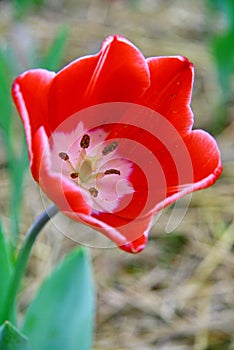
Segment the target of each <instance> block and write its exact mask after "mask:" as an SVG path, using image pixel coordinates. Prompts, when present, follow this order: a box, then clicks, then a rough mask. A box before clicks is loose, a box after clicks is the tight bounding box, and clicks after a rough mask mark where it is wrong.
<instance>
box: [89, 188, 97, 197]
mask: <svg viewBox="0 0 234 350" xmlns="http://www.w3.org/2000/svg"><path fill="white" fill-rule="evenodd" d="M89 192H90V194H91V196H93V197H95V198H96V197H97V196H98V190H97V189H96V188H95V187H91V188H89Z"/></svg>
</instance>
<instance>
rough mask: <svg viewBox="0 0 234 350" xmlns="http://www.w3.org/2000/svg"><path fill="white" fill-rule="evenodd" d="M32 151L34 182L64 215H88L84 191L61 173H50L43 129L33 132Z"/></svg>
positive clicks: (88, 205) (48, 149) (49, 156)
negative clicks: (35, 176) (33, 155)
mask: <svg viewBox="0 0 234 350" xmlns="http://www.w3.org/2000/svg"><path fill="white" fill-rule="evenodd" d="M32 149H33V151H34V154H35V159H36V162H35V163H34V164H33V169H32V172H35V173H36V175H37V178H36V181H37V182H38V183H39V185H40V187H41V188H42V190H43V192H44V193H45V194H46V195H47V196H48V198H50V199H51V201H53V202H54V204H55V205H56V206H57V207H58V208H59V210H60V211H62V212H64V213H65V214H68V215H69V214H72V213H74V212H75V213H77V212H78V213H83V214H87V215H89V214H90V213H91V206H90V204H91V200H90V197H89V196H88V195H87V193H86V191H84V190H82V189H81V188H80V187H79V186H77V185H76V184H74V183H73V182H72V181H70V180H69V179H68V178H67V177H65V176H63V175H62V173H59V172H55V171H52V167H51V154H50V147H49V142H48V138H47V135H46V133H45V130H44V129H43V127H40V128H39V129H38V130H37V131H36V132H35V134H34V137H33V139H32Z"/></svg>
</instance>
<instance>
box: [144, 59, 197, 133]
mask: <svg viewBox="0 0 234 350" xmlns="http://www.w3.org/2000/svg"><path fill="white" fill-rule="evenodd" d="M147 62H148V65H149V69H150V80H151V84H150V87H149V89H148V90H147V91H146V93H145V95H144V97H143V101H142V102H143V104H144V105H146V106H148V107H150V108H152V109H154V110H155V111H156V112H158V113H160V114H162V115H163V116H164V117H165V118H167V119H168V120H169V121H170V122H171V123H172V124H173V125H174V126H175V127H176V129H177V130H178V131H179V132H180V133H181V134H184V133H186V132H187V131H188V130H189V129H190V128H191V127H192V125H193V114H192V111H191V109H190V106H189V103H190V100H191V95H192V85H193V75H194V70H193V65H192V63H191V62H189V61H188V60H187V59H186V58H185V57H180V56H178V57H154V58H149V59H148V60H147Z"/></svg>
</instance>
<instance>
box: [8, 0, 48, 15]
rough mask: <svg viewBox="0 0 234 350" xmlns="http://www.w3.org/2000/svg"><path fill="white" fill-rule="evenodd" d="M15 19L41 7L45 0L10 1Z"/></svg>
mask: <svg viewBox="0 0 234 350" xmlns="http://www.w3.org/2000/svg"><path fill="white" fill-rule="evenodd" d="M11 2H12V5H13V9H14V11H15V16H16V18H21V17H22V16H24V15H25V14H26V12H27V11H28V10H29V9H31V8H33V7H37V8H38V7H41V6H42V5H43V4H44V3H45V0H11Z"/></svg>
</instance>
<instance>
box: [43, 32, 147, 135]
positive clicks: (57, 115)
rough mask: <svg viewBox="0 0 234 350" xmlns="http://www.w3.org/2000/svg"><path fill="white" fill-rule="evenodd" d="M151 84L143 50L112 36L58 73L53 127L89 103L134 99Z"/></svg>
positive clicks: (52, 99) (54, 86) (52, 103)
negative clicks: (93, 50) (95, 51)
mask: <svg viewBox="0 0 234 350" xmlns="http://www.w3.org/2000/svg"><path fill="white" fill-rule="evenodd" d="M148 86H149V70H148V65H147V63H146V60H145V59H144V57H143V55H142V54H141V53H140V51H139V50H138V49H137V48H136V47H135V46H134V45H133V44H131V43H130V42H128V41H127V40H126V39H124V38H122V37H119V36H115V37H110V38H108V39H107V40H106V41H105V42H104V44H103V45H102V48H101V50H100V52H99V53H98V54H97V55H95V56H89V57H83V58H81V59H79V60H77V61H74V62H72V63H71V64H70V65H68V66H67V67H65V68H64V69H63V70H62V71H60V72H59V73H58V74H57V75H56V77H55V79H54V82H53V84H52V87H51V93H50V115H51V120H50V125H51V128H52V129H53V130H54V129H55V128H56V127H57V126H58V125H59V124H60V123H61V122H63V121H64V120H65V119H66V118H68V117H69V116H71V115H72V114H74V113H76V112H78V111H79V110H81V109H83V108H86V107H88V106H92V105H95V104H99V103H105V102H115V101H116V102H123V101H128V102H131V101H135V100H137V99H138V98H139V97H140V96H141V95H142V94H143V92H144V91H145V90H146V88H147V87H148Z"/></svg>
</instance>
